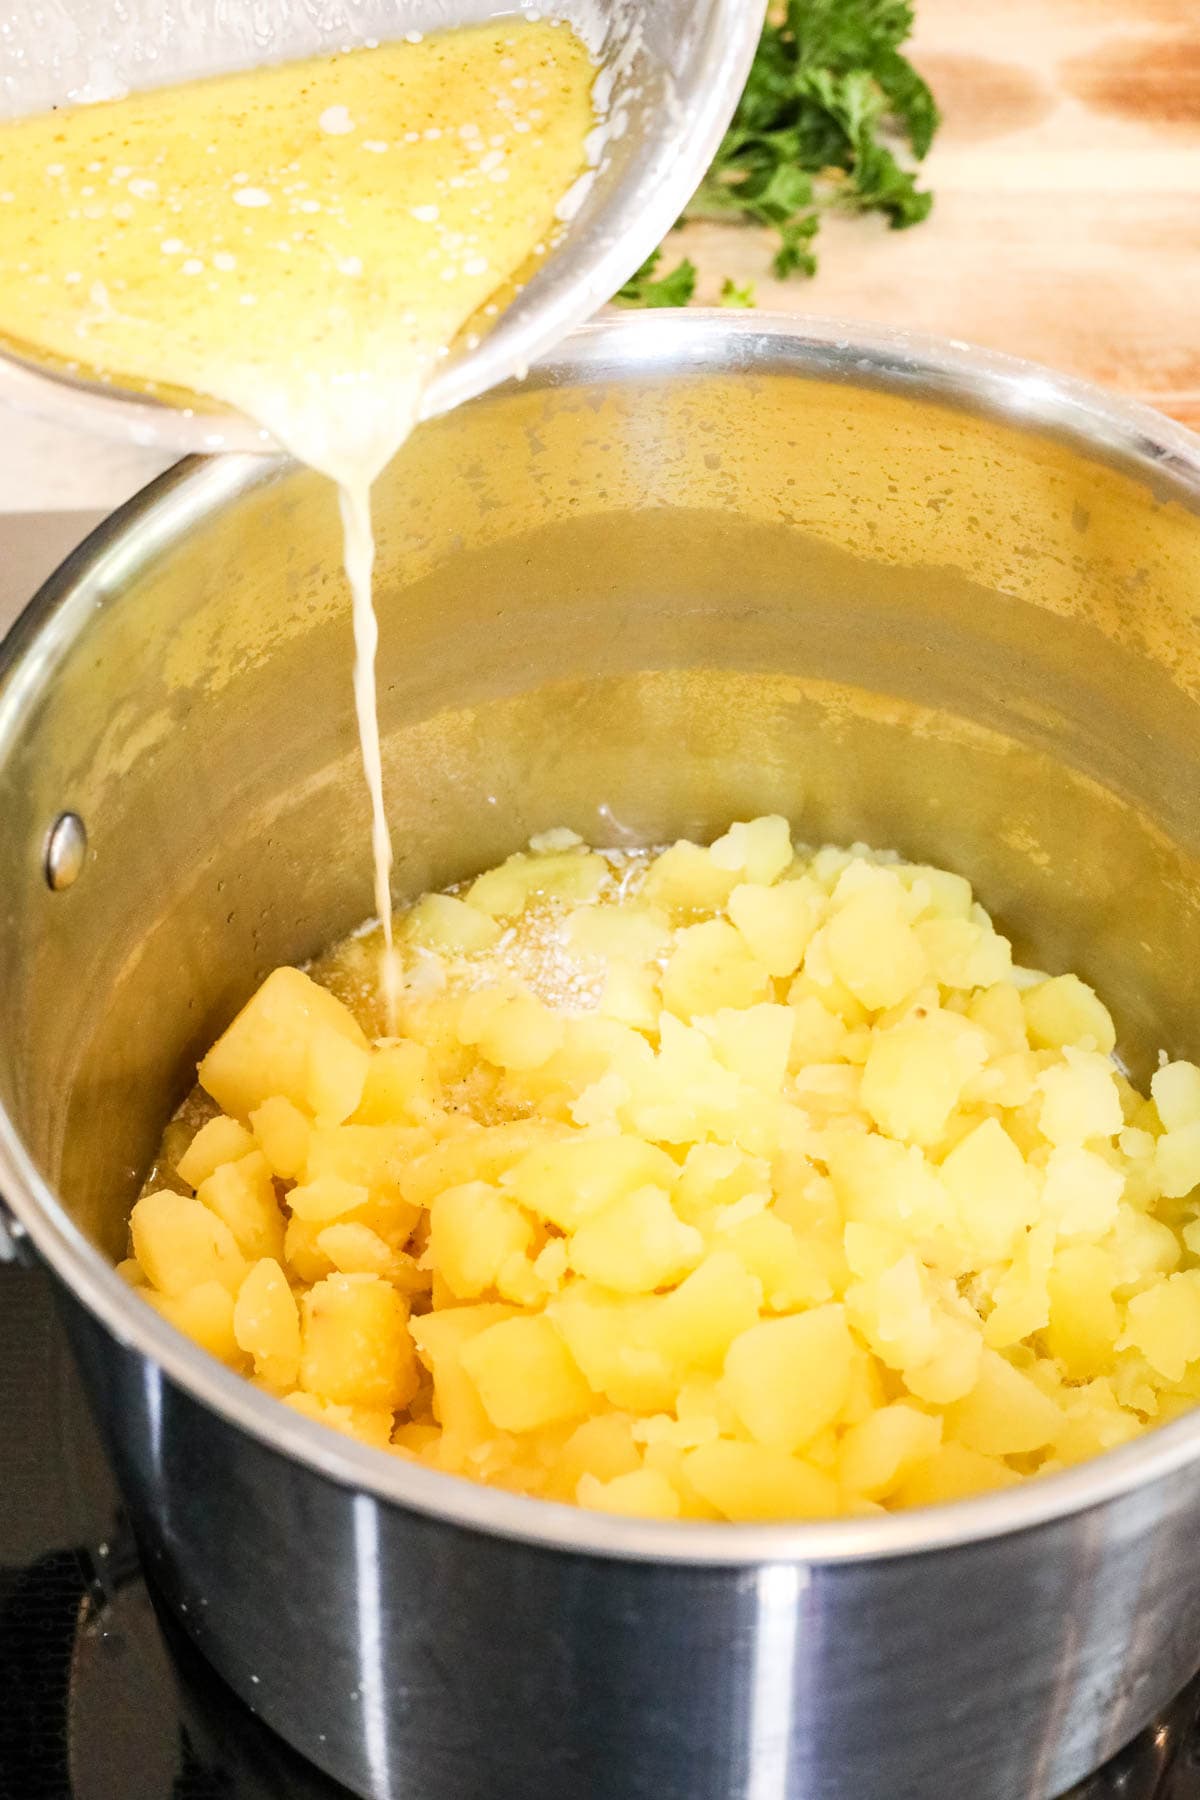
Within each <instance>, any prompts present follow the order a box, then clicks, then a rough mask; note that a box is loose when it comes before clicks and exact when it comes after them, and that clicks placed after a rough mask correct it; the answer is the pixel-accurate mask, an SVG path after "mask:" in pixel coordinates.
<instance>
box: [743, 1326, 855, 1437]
mask: <svg viewBox="0 0 1200 1800" xmlns="http://www.w3.org/2000/svg"><path fill="white" fill-rule="evenodd" d="M853 1360H854V1344H853V1342H852V1340H851V1337H850V1333H849V1331H848V1330H847V1328H846V1320H845V1315H844V1313H843V1311H842V1308H841V1307H840V1306H837V1305H829V1306H818V1307H814V1308H813V1309H812V1311H810V1312H802V1313H795V1314H793V1315H792V1316H791V1317H789V1318H784V1319H769V1320H767V1321H766V1322H765V1323H763V1324H761V1325H754V1326H752V1327H751V1328H750V1330H749V1331H745V1332H743V1333H742V1334H741V1336H740V1337H738V1338H735V1339H734V1342H733V1343H732V1344H731V1345H730V1348H729V1352H728V1355H727V1356H726V1358H725V1377H724V1380H725V1388H726V1391H727V1393H728V1394H729V1397H730V1399H731V1400H732V1401H733V1404H734V1406H735V1407H736V1409H737V1412H738V1415H739V1417H740V1418H741V1419H742V1421H743V1423H744V1424H745V1426H746V1429H747V1430H748V1431H749V1432H750V1435H751V1436H752V1437H753V1438H755V1439H756V1440H757V1441H758V1442H759V1443H760V1444H768V1445H770V1446H771V1448H772V1449H775V1450H787V1451H791V1452H794V1451H797V1450H801V1449H803V1448H804V1446H805V1445H806V1444H807V1443H808V1442H809V1441H810V1440H811V1439H812V1438H813V1437H815V1436H816V1434H817V1432H818V1431H821V1430H823V1429H824V1427H825V1426H826V1425H829V1424H831V1423H832V1422H833V1420H834V1419H836V1418H837V1416H838V1414H839V1413H840V1412H841V1410H842V1407H843V1406H844V1404H845V1401H846V1396H847V1394H848V1392H849V1387H850V1375H851V1366H852V1363H853Z"/></svg>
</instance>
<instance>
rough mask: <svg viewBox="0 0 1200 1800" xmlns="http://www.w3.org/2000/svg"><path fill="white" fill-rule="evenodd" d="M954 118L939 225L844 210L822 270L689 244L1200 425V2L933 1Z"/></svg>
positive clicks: (926, 48) (841, 310)
mask: <svg viewBox="0 0 1200 1800" xmlns="http://www.w3.org/2000/svg"><path fill="white" fill-rule="evenodd" d="M916 11H917V30H916V33H915V36H914V39H913V52H912V53H913V60H914V61H915V62H916V63H917V64H918V65H919V66H920V68H921V71H922V73H923V74H924V75H925V76H926V78H927V80H928V81H929V82H930V85H931V86H932V88H933V90H934V93H935V94H936V95H937V98H938V100H939V102H940V104H941V106H942V110H943V113H944V115H945V122H944V124H943V126H942V130H941V132H940V133H939V136H938V139H937V141H936V144H935V146H934V149H933V151H932V152H931V153H930V156H929V158H928V160H927V162H926V165H925V167H926V171H927V177H928V181H929V184H930V185H931V186H932V188H933V190H934V193H935V195H936V202H935V205H934V210H933V213H932V215H931V217H930V218H929V220H928V221H927V222H926V223H925V224H923V225H920V226H918V227H916V228H915V229H914V230H911V231H905V232H893V231H889V230H888V229H887V227H886V225H884V224H881V223H880V222H879V221H878V220H875V219H830V220H828V221H827V222H826V224H825V225H824V227H823V229H822V232H821V237H820V240H819V244H820V258H821V263H820V269H819V271H818V273H817V275H816V277H815V278H814V279H813V280H811V281H803V280H798V279H792V280H789V281H786V282H779V281H775V280H773V279H772V278H771V275H770V272H769V271H770V256H771V252H770V246H769V244H768V241H767V237H766V234H765V233H760V232H759V231H758V230H757V229H755V228H753V227H750V228H743V227H739V226H713V225H694V226H688V227H687V229H686V230H685V231H684V232H682V233H680V234H678V236H677V237H676V238H675V239H674V240H673V242H672V245H671V246H670V248H671V249H674V248H675V246H676V245H678V246H679V247H680V248H681V249H686V252H687V254H689V255H690V256H691V257H692V258H693V259H694V260H695V262H696V263H697V265H698V267H699V269H700V271H701V287H700V297H701V298H703V299H709V300H712V299H715V298H716V295H717V293H718V292H719V290H720V286H721V281H722V279H723V277H724V276H725V275H734V276H736V277H737V278H738V279H739V280H741V279H745V278H747V277H752V278H753V279H754V280H755V281H756V283H757V291H758V304H759V306H760V307H771V308H781V309H784V310H786V311H788V312H796V313H806V312H807V313H814V314H824V315H836V316H841V317H846V318H854V319H870V320H876V321H882V322H885V323H887V324H892V325H900V326H907V327H909V328H911V329H915V330H920V331H928V332H935V333H938V334H940V335H942V336H946V337H956V338H966V339H968V340H970V341H972V342H974V343H978V344H985V345H987V346H989V347H990V348H992V349H999V350H1008V351H1012V352H1013V353H1015V354H1017V355H1021V356H1028V357H1033V358H1035V359H1036V360H1038V361H1040V362H1045V363H1050V364H1052V365H1053V366H1054V367H1056V368H1059V369H1064V370H1067V371H1069V372H1070V373H1072V374H1076V375H1083V376H1087V377H1089V378H1091V379H1092V380H1094V381H1099V382H1103V383H1105V384H1106V385H1108V386H1110V387H1115V388H1120V389H1122V390H1123V391H1124V392H1126V393H1130V394H1134V395H1137V396H1138V397H1139V398H1141V399H1144V400H1147V401H1149V402H1150V403H1151V404H1152V405H1155V406H1158V407H1161V408H1162V409H1163V411H1165V412H1169V413H1172V414H1174V416H1175V417H1176V418H1178V419H1183V420H1185V421H1186V422H1187V423H1188V424H1191V425H1193V426H1196V427H1198V428H1200V0H917V4H916Z"/></svg>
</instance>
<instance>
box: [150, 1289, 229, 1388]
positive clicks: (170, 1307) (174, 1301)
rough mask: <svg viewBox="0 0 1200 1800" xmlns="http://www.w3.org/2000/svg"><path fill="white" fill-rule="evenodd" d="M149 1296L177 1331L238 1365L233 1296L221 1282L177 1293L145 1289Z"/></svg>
mask: <svg viewBox="0 0 1200 1800" xmlns="http://www.w3.org/2000/svg"><path fill="white" fill-rule="evenodd" d="M143 1293H144V1294H145V1297H146V1299H147V1300H148V1301H149V1302H150V1305H151V1306H152V1307H153V1308H154V1310H155V1311H156V1312H160V1313H161V1314H162V1316H163V1318H164V1319H169V1320H170V1322H171V1324H172V1325H174V1327H175V1329H176V1330H177V1331H182V1332H183V1333H184V1334H185V1336H187V1337H190V1338H191V1339H192V1340H193V1342H194V1343H197V1344H199V1345H200V1348H201V1349H202V1350H207V1351H208V1353H209V1355H210V1356H215V1357H217V1358H218V1360H219V1361H220V1362H223V1363H228V1364H229V1365H230V1367H232V1368H236V1367H237V1366H238V1365H239V1364H240V1363H242V1362H243V1360H244V1359H243V1357H242V1356H241V1354H240V1351H239V1346H238V1342H237V1338H236V1336H235V1334H234V1323H233V1318H234V1304H233V1295H232V1294H231V1293H230V1291H229V1289H228V1287H226V1286H225V1284H224V1283H223V1282H220V1281H201V1282H198V1283H197V1285H196V1286H195V1287H189V1288H184V1289H183V1291H182V1292H181V1293H178V1294H160V1293H155V1291H154V1290H153V1289H152V1288H145V1289H143Z"/></svg>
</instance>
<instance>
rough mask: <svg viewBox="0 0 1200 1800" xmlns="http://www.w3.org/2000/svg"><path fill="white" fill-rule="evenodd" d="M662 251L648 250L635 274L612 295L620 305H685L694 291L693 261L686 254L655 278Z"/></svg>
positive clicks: (694, 270)
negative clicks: (666, 271) (669, 269)
mask: <svg viewBox="0 0 1200 1800" xmlns="http://www.w3.org/2000/svg"><path fill="white" fill-rule="evenodd" d="M661 261H662V251H661V250H652V251H651V253H650V255H649V256H648V257H647V258H646V260H645V262H644V263H643V264H642V266H641V268H640V269H639V270H638V271H637V273H636V274H634V275H631V276H630V278H629V280H628V281H627V282H626V283H625V286H624V287H623V288H620V289H619V290H618V292H617V293H616V294H615V295H614V298H615V299H616V300H618V301H619V302H620V304H621V305H622V306H686V305H687V303H688V301H689V300H690V299H691V297H692V295H693V294H694V293H695V291H696V265H695V263H694V262H691V261H690V260H689V259H688V258H687V257H684V259H683V261H682V262H680V263H677V264H676V266H675V267H674V268H673V269H672V270H671V271H670V273H669V274H667V275H662V276H660V277H659V278H658V279H657V280H656V279H655V276H654V272H655V270H656V269H657V268H658V265H659V263H660V262H661Z"/></svg>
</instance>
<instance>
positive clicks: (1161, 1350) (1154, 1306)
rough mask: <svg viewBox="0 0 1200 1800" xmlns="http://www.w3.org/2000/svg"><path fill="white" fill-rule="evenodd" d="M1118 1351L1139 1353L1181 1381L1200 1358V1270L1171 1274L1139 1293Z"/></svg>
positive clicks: (1168, 1377) (1168, 1376) (1128, 1311)
mask: <svg viewBox="0 0 1200 1800" xmlns="http://www.w3.org/2000/svg"><path fill="white" fill-rule="evenodd" d="M1117 1349H1118V1350H1138V1351H1140V1352H1141V1354H1142V1355H1143V1356H1144V1357H1145V1358H1146V1361H1147V1362H1148V1363H1149V1364H1150V1365H1151V1367H1152V1368H1155V1369H1157V1371H1158V1373H1159V1374H1160V1375H1162V1376H1164V1377H1165V1378H1166V1380H1168V1381H1179V1380H1180V1379H1181V1378H1182V1376H1183V1373H1184V1371H1185V1369H1186V1368H1187V1366H1188V1364H1189V1363H1192V1362H1195V1361H1196V1360H1197V1358H1200V1269H1185V1270H1184V1271H1183V1273H1182V1274H1179V1275H1168V1276H1167V1277H1166V1278H1165V1280H1163V1281H1160V1282H1159V1283H1158V1284H1157V1285H1156V1286H1155V1287H1152V1288H1147V1289H1146V1291H1145V1292H1144V1293H1141V1294H1135V1295H1134V1297H1133V1299H1132V1300H1131V1301H1130V1302H1129V1305H1128V1307H1127V1309H1126V1314H1125V1333H1124V1336H1123V1337H1121V1338H1119V1339H1118V1340H1117Z"/></svg>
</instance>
